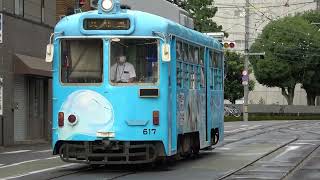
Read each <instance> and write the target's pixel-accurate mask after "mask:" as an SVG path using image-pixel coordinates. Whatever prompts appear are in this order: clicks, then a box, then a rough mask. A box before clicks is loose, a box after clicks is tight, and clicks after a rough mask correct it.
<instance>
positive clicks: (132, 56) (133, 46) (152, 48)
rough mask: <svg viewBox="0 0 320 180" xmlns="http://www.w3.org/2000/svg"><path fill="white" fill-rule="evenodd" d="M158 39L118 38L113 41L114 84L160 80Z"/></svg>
mask: <svg viewBox="0 0 320 180" xmlns="http://www.w3.org/2000/svg"><path fill="white" fill-rule="evenodd" d="M158 44H159V42H158V40H157V39H142V38H141V39H117V40H116V41H112V42H111V54H110V58H111V59H110V71H109V72H110V74H109V77H110V81H111V82H112V83H114V84H124V83H136V84H142V83H148V84H155V83H157V82H158V80H159V69H158V62H159V60H158Z"/></svg>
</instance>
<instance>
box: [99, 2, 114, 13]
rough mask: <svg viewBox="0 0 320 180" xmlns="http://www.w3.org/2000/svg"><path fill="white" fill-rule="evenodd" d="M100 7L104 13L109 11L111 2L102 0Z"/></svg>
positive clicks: (111, 5)
mask: <svg viewBox="0 0 320 180" xmlns="http://www.w3.org/2000/svg"><path fill="white" fill-rule="evenodd" d="M101 7H102V9H103V10H104V11H111V10H112V8H113V1H112V0H102V3H101Z"/></svg>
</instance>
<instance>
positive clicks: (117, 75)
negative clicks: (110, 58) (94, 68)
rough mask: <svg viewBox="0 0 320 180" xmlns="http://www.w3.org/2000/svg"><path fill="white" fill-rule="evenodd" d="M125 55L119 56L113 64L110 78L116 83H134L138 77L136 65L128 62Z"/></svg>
mask: <svg viewBox="0 0 320 180" xmlns="http://www.w3.org/2000/svg"><path fill="white" fill-rule="evenodd" d="M126 61H127V58H126V56H124V55H121V56H119V57H117V62H116V63H115V64H113V65H112V66H111V72H110V79H111V81H112V82H115V83H132V82H133V81H134V79H135V77H136V72H135V70H134V66H133V65H132V64H131V63H129V62H126Z"/></svg>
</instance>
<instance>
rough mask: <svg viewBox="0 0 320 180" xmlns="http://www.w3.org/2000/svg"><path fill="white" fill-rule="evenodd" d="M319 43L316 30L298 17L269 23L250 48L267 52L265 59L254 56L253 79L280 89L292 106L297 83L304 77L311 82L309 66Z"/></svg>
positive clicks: (319, 48) (252, 60) (319, 38)
mask: <svg viewBox="0 0 320 180" xmlns="http://www.w3.org/2000/svg"><path fill="white" fill-rule="evenodd" d="M319 40H320V36H319V32H318V29H316V28H315V27H314V26H313V25H311V24H310V23H309V22H308V21H306V20H305V19H304V18H303V17H302V16H300V15H298V16H294V17H285V18H282V19H279V20H276V21H272V22H270V23H269V24H268V25H267V26H266V27H265V28H264V29H263V31H262V34H261V35H260V36H259V37H258V38H257V40H256V41H255V42H254V44H253V45H252V46H251V49H250V51H251V52H266V56H265V59H264V60H261V59H257V58H254V57H253V58H252V59H251V61H250V62H251V64H252V65H253V69H254V73H255V77H256V79H257V80H258V82H259V83H261V84H263V85H266V86H268V87H279V88H281V90H282V94H283V95H284V97H285V98H286V100H287V102H288V104H289V105H291V104H293V98H294V88H295V86H296V84H297V83H303V82H305V81H306V80H307V77H308V79H309V81H312V80H311V79H312V78H311V79H310V78H309V75H308V73H311V72H309V69H308V64H309V63H311V62H314V60H315V56H314V55H315V54H317V53H318V54H319V52H320V44H319ZM314 63H315V62H314ZM310 75H311V76H312V74H310Z"/></svg>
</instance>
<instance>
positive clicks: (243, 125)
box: [241, 124, 249, 127]
mask: <svg viewBox="0 0 320 180" xmlns="http://www.w3.org/2000/svg"><path fill="white" fill-rule="evenodd" d="M247 126H249V125H246V124H242V125H241V127H247Z"/></svg>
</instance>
